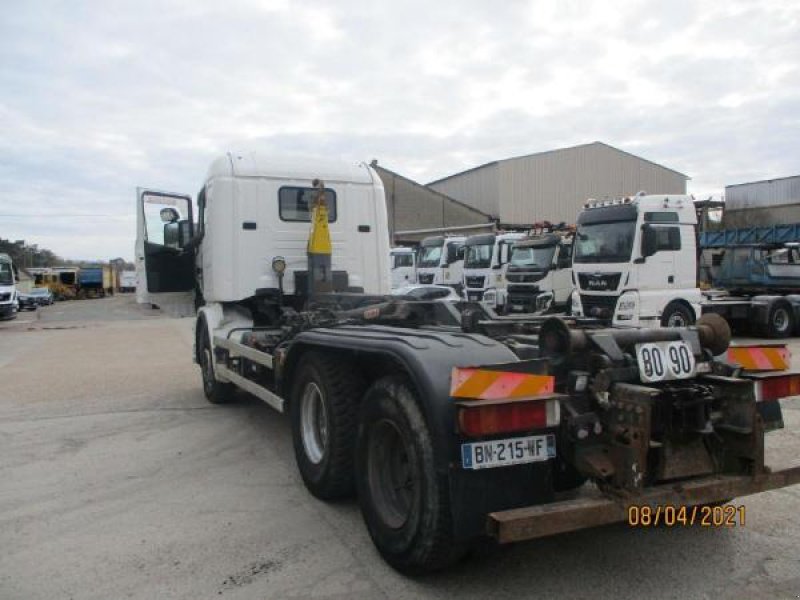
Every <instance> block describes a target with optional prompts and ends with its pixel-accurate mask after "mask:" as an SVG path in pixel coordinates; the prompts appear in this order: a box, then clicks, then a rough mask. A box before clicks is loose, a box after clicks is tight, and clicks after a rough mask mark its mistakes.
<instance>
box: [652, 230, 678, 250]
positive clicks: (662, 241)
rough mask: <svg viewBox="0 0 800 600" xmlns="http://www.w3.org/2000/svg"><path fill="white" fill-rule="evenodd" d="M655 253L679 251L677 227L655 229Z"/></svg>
mask: <svg viewBox="0 0 800 600" xmlns="http://www.w3.org/2000/svg"><path fill="white" fill-rule="evenodd" d="M655 232H656V252H660V251H661V250H680V249H681V230H680V228H678V227H656V228H655Z"/></svg>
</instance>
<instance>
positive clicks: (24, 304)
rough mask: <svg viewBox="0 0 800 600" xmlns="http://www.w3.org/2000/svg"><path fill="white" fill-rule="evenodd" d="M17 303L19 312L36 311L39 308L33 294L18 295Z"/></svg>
mask: <svg viewBox="0 0 800 600" xmlns="http://www.w3.org/2000/svg"><path fill="white" fill-rule="evenodd" d="M17 302H18V303H19V310H20V311H23V310H36V309H37V308H38V307H39V303H38V302H37V300H36V297H34V296H33V295H31V294H26V293H24V292H18V293H17Z"/></svg>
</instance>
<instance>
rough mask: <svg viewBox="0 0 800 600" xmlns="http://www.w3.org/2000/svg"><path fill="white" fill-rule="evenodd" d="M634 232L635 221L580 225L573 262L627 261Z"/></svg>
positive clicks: (629, 256)
mask: <svg viewBox="0 0 800 600" xmlns="http://www.w3.org/2000/svg"><path fill="white" fill-rule="evenodd" d="M635 234H636V221H615V222H613V223H592V224H589V225H581V226H580V227H579V229H578V234H577V236H576V242H575V262H576V263H595V262H597V263H614V262H627V261H629V260H630V258H631V251H632V250H633V238H634V236H635Z"/></svg>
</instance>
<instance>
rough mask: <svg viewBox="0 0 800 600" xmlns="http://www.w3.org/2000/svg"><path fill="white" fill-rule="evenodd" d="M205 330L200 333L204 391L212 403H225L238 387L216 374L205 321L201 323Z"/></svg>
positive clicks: (200, 357)
mask: <svg viewBox="0 0 800 600" xmlns="http://www.w3.org/2000/svg"><path fill="white" fill-rule="evenodd" d="M201 326H202V327H203V331H202V333H201V334H200V337H201V338H202V344H201V347H200V356H199V359H200V360H199V362H200V371H201V373H202V375H203V393H204V394H205V395H206V399H207V400H208V401H209V402H211V403H212V404H225V403H226V402H229V401H230V399H231V398H232V397H233V392H234V391H235V389H236V387H235V386H234V385H233V384H232V383H223V382H221V381H219V380H218V379H217V376H216V375H215V374H214V361H213V357H212V355H211V352H212V351H211V342H210V341H209V338H208V330H207V329H206V326H205V323H201Z"/></svg>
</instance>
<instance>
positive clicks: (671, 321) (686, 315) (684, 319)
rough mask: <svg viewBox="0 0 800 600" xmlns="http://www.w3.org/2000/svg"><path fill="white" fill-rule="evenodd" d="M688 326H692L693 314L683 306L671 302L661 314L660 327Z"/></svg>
mask: <svg viewBox="0 0 800 600" xmlns="http://www.w3.org/2000/svg"><path fill="white" fill-rule="evenodd" d="M690 325H694V314H693V312H692V311H691V310H689V308H688V307H687V306H686V305H685V304H682V303H680V302H671V303H669V304H667V307H666V308H665V309H664V312H663V313H661V326H662V327H689V326H690Z"/></svg>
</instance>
